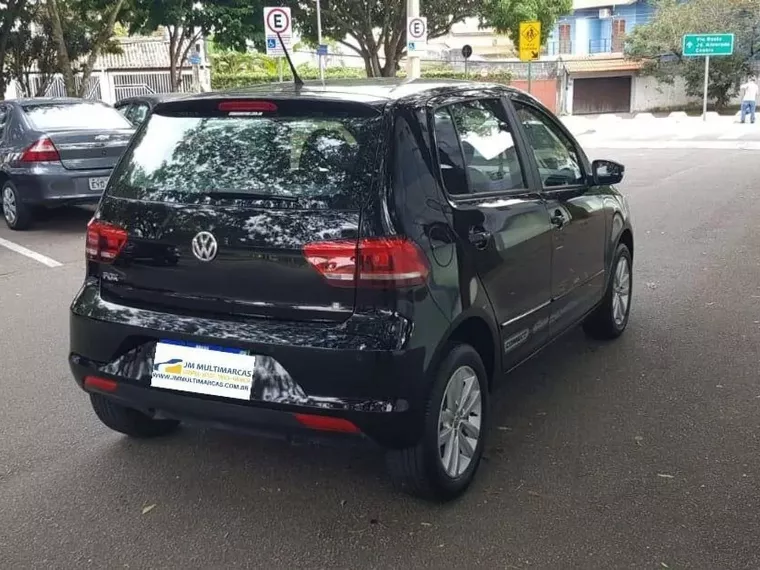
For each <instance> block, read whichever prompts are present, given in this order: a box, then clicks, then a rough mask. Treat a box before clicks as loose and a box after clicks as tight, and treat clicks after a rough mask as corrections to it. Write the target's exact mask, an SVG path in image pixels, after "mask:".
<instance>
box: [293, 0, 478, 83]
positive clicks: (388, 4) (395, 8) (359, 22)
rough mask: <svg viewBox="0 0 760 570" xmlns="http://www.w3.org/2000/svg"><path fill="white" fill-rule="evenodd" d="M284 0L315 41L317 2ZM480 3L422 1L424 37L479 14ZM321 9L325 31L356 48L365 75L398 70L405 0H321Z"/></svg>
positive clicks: (390, 73)
mask: <svg viewBox="0 0 760 570" xmlns="http://www.w3.org/2000/svg"><path fill="white" fill-rule="evenodd" d="M286 4H289V5H290V7H291V8H292V9H293V19H294V20H295V22H296V24H297V26H298V28H299V30H300V31H301V33H302V34H303V36H304V39H305V40H307V41H308V42H309V43H311V44H312V45H316V43H317V15H316V3H315V2H314V1H313V0H289V1H288V2H286ZM481 4H482V1H481V0H425V1H424V2H421V9H422V16H425V17H427V19H428V20H427V21H428V38H437V37H440V36H443V35H445V34H447V33H449V31H450V30H451V26H452V25H454V24H456V23H457V22H460V21H462V20H464V19H465V18H466V17H469V16H475V15H477V10H478V8H479V7H480V5H481ZM321 8H322V33H323V35H324V36H325V37H326V38H332V39H334V40H336V41H337V42H338V43H340V44H342V45H344V46H346V47H348V48H350V49H351V50H353V51H355V52H356V53H358V54H359V55H360V56H361V57H362V59H363V60H364V66H365V68H366V70H367V76H368V77H380V76H382V77H392V76H395V75H396V71H397V69H398V66H399V61H401V59H402V58H403V57H404V55H405V53H406V0H385V1H383V0H322V2H321ZM352 40H353V41H352ZM381 52H382V55H383V56H384V57H385V61H384V62H382V61H381Z"/></svg>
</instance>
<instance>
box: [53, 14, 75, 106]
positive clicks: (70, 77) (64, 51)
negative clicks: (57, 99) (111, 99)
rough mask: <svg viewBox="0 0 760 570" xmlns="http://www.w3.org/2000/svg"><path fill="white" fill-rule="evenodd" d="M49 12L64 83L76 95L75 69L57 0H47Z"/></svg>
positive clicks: (67, 89)
mask: <svg viewBox="0 0 760 570" xmlns="http://www.w3.org/2000/svg"><path fill="white" fill-rule="evenodd" d="M47 7H48V14H49V15H50V21H51V23H52V25H53V40H54V41H55V43H56V46H57V48H58V65H59V67H60V68H61V73H62V74H63V85H64V87H65V88H66V94H67V95H70V96H76V94H77V86H76V79H75V78H74V70H73V69H71V60H70V59H69V50H68V48H67V47H66V39H65V38H64V36H63V25H62V24H61V12H60V10H59V9H58V1H57V0H48V1H47Z"/></svg>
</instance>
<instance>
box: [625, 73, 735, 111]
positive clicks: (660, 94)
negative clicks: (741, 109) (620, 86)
mask: <svg viewBox="0 0 760 570" xmlns="http://www.w3.org/2000/svg"><path fill="white" fill-rule="evenodd" d="M740 101H741V96H739V95H737V96H735V97H733V98H732V99H731V104H733V105H738V104H739V102H740ZM701 104H702V98H701V97H689V96H687V95H686V81H685V80H684V79H683V78H682V77H677V78H676V80H675V82H674V83H673V85H668V84H667V83H660V82H658V81H657V80H656V79H655V78H654V77H647V76H635V77H634V78H633V87H632V93H631V111H632V112H634V113H640V112H644V111H651V110H653V109H672V108H677V107H685V106H699V105H701Z"/></svg>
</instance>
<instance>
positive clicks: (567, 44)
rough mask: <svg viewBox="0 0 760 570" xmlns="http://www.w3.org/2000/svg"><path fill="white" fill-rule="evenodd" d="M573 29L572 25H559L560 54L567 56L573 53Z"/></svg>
mask: <svg viewBox="0 0 760 570" xmlns="http://www.w3.org/2000/svg"><path fill="white" fill-rule="evenodd" d="M570 33H571V27H570V24H560V25H559V53H560V54H567V53H572V52H573V46H572V41H571V39H570V38H571V35H570Z"/></svg>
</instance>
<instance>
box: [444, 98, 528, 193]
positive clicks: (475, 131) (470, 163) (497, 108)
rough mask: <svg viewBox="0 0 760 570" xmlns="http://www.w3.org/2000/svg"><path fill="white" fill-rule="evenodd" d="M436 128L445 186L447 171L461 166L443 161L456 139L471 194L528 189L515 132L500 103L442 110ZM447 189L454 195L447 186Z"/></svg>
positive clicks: (459, 105)
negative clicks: (448, 164)
mask: <svg viewBox="0 0 760 570" xmlns="http://www.w3.org/2000/svg"><path fill="white" fill-rule="evenodd" d="M435 125H436V139H437V141H438V147H439V148H438V154H439V157H441V168H442V170H443V177H444V182H445V183H446V177H447V174H446V169H447V168H448V169H456V167H457V166H458V165H453V166H447V165H446V163H444V161H443V155H444V154H447V156H450V153H449V149H450V147H452V146H453V142H452V137H453V136H456V137H457V138H456V140H457V146H458V152H459V153H460V156H461V157H462V158H461V164H462V169H463V172H464V173H465V175H466V177H467V181H468V184H469V191H470V192H471V193H484V192H504V191H509V190H516V189H519V188H525V180H524V178H523V172H522V168H521V166H520V160H519V157H518V155H517V148H516V147H515V142H514V139H513V138H512V130H511V128H510V126H509V123H508V121H507V117H506V113H505V111H504V107H503V105H502V103H501V101H500V100H499V99H482V100H478V101H465V102H462V103H455V104H452V105H449V106H447V107H445V108H443V109H439V110H438V112H437V113H436V117H435ZM452 133H453V134H452ZM442 145H445V147H446V148H442ZM446 186H447V189H448V190H449V191H450V192H451V193H455V192H452V191H451V189H450V188H449V184H448V183H446Z"/></svg>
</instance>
